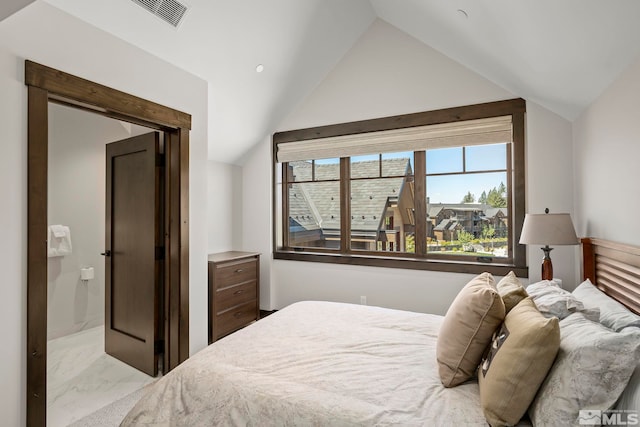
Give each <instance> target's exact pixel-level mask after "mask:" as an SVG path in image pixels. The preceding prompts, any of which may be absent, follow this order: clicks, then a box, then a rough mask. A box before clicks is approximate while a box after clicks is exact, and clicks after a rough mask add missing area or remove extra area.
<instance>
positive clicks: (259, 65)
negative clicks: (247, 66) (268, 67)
mask: <svg viewBox="0 0 640 427" xmlns="http://www.w3.org/2000/svg"><path fill="white" fill-rule="evenodd" d="M263 71H264V65H262V64H258V65H257V66H256V73H261V72H263Z"/></svg>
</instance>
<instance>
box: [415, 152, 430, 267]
mask: <svg viewBox="0 0 640 427" xmlns="http://www.w3.org/2000/svg"><path fill="white" fill-rule="evenodd" d="M414 161H415V168H416V170H415V171H414V176H413V182H414V188H413V191H414V195H413V203H414V209H415V210H414V213H413V215H414V221H415V223H416V233H415V245H416V248H415V250H416V255H417V256H418V257H422V256H425V255H426V253H427V185H426V181H427V169H426V168H427V165H426V164H427V161H426V152H425V151H416V152H415V153H414Z"/></svg>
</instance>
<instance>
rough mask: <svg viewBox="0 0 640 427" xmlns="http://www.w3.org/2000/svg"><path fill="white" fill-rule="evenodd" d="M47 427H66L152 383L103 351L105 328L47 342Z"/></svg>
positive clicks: (88, 330)
mask: <svg viewBox="0 0 640 427" xmlns="http://www.w3.org/2000/svg"><path fill="white" fill-rule="evenodd" d="M47 363H48V366H47V426H49V427H66V426H68V425H69V424H71V423H73V422H74V421H77V420H79V419H81V418H83V417H85V416H86V415H88V414H90V413H92V412H95V411H97V410H98V409H100V408H102V407H104V406H106V405H108V404H110V403H112V402H115V401H116V400H118V399H120V398H122V397H124V396H126V395H128V394H129V393H132V392H133V391H135V390H138V389H140V388H141V387H143V386H145V385H147V384H149V383H151V382H152V381H154V380H155V378H153V377H150V376H148V375H146V374H144V373H142V372H140V371H138V370H137V369H135V368H132V367H131V366H129V365H127V364H125V363H123V362H121V361H119V360H117V359H115V358H113V357H111V356H109V355H107V354H106V353H105V352H104V327H103V326H100V327H97V328H92V329H87V330H85V331H81V332H78V333H75V334H72V335H68V336H65V337H61V338H56V339H54V340H51V341H49V342H48V349H47Z"/></svg>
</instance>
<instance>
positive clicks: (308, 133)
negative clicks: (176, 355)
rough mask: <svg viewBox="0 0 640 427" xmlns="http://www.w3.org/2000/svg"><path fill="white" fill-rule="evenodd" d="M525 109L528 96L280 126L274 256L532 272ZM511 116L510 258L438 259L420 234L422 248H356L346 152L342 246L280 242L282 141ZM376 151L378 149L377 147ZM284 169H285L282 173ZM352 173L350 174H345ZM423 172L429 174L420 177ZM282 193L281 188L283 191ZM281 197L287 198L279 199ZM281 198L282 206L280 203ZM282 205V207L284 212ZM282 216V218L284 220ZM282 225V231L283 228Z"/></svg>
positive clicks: (419, 186) (420, 228)
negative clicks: (527, 241) (525, 230)
mask: <svg viewBox="0 0 640 427" xmlns="http://www.w3.org/2000/svg"><path fill="white" fill-rule="evenodd" d="M525 113H526V103H525V101H524V100H523V99H522V98H516V99H510V100H504V101H496V102H488V103H483V104H474V105H467V106H461V107H454V108H446V109H441V110H434V111H426V112H421V113H413V114H405V115H399V116H391V117H384V118H378V119H371V120H363V121H356V122H348V123H341V124H334V125H328V126H320V127H314V128H307V129H298V130H291V131H284V132H278V133H275V134H274V135H273V145H272V172H273V176H272V179H273V183H272V188H273V200H272V207H273V216H272V218H273V237H272V243H273V257H274V259H283V260H294V261H306V262H324V263H334V264H349V265H363V266H377V267H388V268H405V269H417V270H434V271H444V272H458V273H470V274H477V273H481V272H484V271H488V272H490V273H492V274H496V275H505V274H507V273H508V272H509V271H514V273H516V274H517V275H518V276H519V277H528V267H527V265H526V249H525V245H521V244H519V243H518V241H519V239H520V233H521V231H522V224H523V222H524V216H525V197H526V196H525V195H526V193H525V128H524V126H525ZM500 116H511V121H512V143H511V144H508V145H507V150H510V151H511V153H510V154H511V162H510V163H509V164H508V165H507V169H508V170H509V171H511V173H508V174H507V180H508V181H510V182H508V184H507V188H508V189H509V190H510V197H508V198H507V200H508V205H507V209H508V211H509V216H510V217H511V218H512V221H509V234H510V236H511V238H510V239H509V245H508V247H509V254H510V255H511V256H510V257H509V258H508V260H509V262H504V263H502V262H500V261H497V260H496V259H494V260H492V261H491V262H483V261H480V258H481V257H478V258H474V260H473V261H470V260H465V259H462V258H461V257H459V256H456V257H447V256H444V257H443V256H440V255H436V256H437V259H434V258H433V257H427V255H426V250H427V248H426V238H425V239H418V238H416V241H415V245H416V249H415V251H416V253H415V254H413V253H411V254H409V253H404V252H393V253H392V252H378V251H363V250H360V249H352V248H351V241H350V240H351V239H350V237H351V236H350V232H351V228H350V224H351V212H350V202H349V200H348V199H349V197H350V194H351V188H350V187H351V185H350V184H351V179H350V158H349V157H343V158H340V199H341V200H340V203H341V209H340V215H341V221H340V227H341V236H340V249H338V250H336V249H330V250H327V249H324V248H298V247H296V248H289V247H284V246H283V247H279V245H278V242H279V241H282V242H283V243H284V242H288V215H287V213H288V204H287V197H288V196H287V194H285V193H287V191H288V188H287V187H288V186H287V185H286V183H287V172H286V169H287V168H285V167H279V165H286V164H287V163H286V162H285V163H278V162H277V152H278V146H279V145H280V144H286V143H289V142H296V141H304V140H310V139H317V138H326V137H335V136H344V135H354V134H360V133H367V132H376V131H384V130H393V129H403V128H410V127H414V126H424V125H434V124H442V123H454V122H461V121H467V120H474V119H484V118H491V117H500ZM415 153H416V154H417V153H423V154H422V155H415V159H414V162H415V170H414V171H413V175H414V177H416V179H415V183H414V185H415V188H414V191H415V195H414V200H415V210H416V215H417V216H416V237H417V236H418V235H424V236H426V231H427V230H426V227H427V225H426V221H418V215H420V214H419V212H420V211H422V212H423V213H424V215H425V216H424V218H426V176H427V171H426V156H425V155H424V153H425V152H424V151H416V152H415ZM372 154H375V153H372ZM278 170H280V174H279V173H278ZM345 177H346V178H345ZM417 177H424V179H418V178H417ZM279 193H280V194H279ZM279 200H280V201H281V202H279ZM279 203H281V206H279ZM280 211H281V212H282V213H280ZM278 221H281V223H280V224H278ZM279 230H281V234H282V235H281V236H279V235H278V234H279V233H278V231H279Z"/></svg>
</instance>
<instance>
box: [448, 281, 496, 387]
mask: <svg viewBox="0 0 640 427" xmlns="http://www.w3.org/2000/svg"><path fill="white" fill-rule="evenodd" d="M504 313H505V312H504V303H503V302H502V298H501V297H500V295H499V294H498V291H497V289H496V287H495V281H494V280H493V276H492V275H491V274H490V273H482V274H481V275H479V276H477V277H475V278H474V279H472V280H471V281H470V282H469V283H467V284H466V286H465V287H464V288H462V290H461V291H460V292H459V293H458V295H457V296H456V298H455V300H454V301H453V303H452V304H451V306H450V307H449V310H448V311H447V314H446V315H445V317H444V321H443V322H442V327H441V328H440V332H439V334H438V341H437V344H436V357H437V361H438V372H439V374H440V380H441V381H442V384H444V386H445V387H455V386H457V385H458V384H462V383H463V382H465V381H467V380H469V379H471V378H473V377H474V376H475V373H476V369H477V368H478V365H479V364H480V360H481V359H482V354H483V353H484V351H485V349H486V348H487V347H488V345H489V343H490V342H491V336H492V335H493V332H494V331H495V330H496V329H497V328H498V326H499V325H500V324H501V323H502V321H503V320H504Z"/></svg>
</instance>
